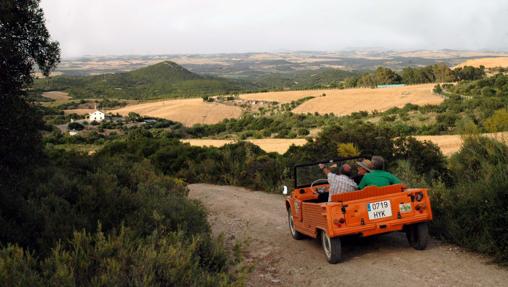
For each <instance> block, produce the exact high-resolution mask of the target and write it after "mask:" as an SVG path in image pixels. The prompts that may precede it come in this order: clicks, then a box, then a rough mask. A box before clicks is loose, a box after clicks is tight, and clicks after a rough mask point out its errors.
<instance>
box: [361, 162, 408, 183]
mask: <svg viewBox="0 0 508 287" xmlns="http://www.w3.org/2000/svg"><path fill="white" fill-rule="evenodd" d="M384 167H385V160H384V159H383V157H381V156H378V155H375V156H373V157H372V169H371V170H370V172H369V173H367V174H366V175H365V176H364V177H363V178H362V180H361V181H360V184H359V185H358V188H359V189H363V188H364V187H366V186H369V185H375V186H387V185H392V184H397V183H400V179H398V178H397V177H396V176H395V175H393V174H391V173H389V172H387V171H385V170H384Z"/></svg>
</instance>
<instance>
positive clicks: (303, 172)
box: [295, 165, 326, 187]
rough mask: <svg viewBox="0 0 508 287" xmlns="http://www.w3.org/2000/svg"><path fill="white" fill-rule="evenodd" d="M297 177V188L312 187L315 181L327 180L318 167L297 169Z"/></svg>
mask: <svg viewBox="0 0 508 287" xmlns="http://www.w3.org/2000/svg"><path fill="white" fill-rule="evenodd" d="M295 176H296V177H295V178H296V187H303V186H310V185H311V183H312V182H313V181H315V180H317V179H320V178H326V175H324V173H323V171H322V170H321V169H320V168H319V166H318V165H311V166H301V167H296V169H295Z"/></svg>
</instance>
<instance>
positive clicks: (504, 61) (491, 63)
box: [457, 57, 508, 69]
mask: <svg viewBox="0 0 508 287" xmlns="http://www.w3.org/2000/svg"><path fill="white" fill-rule="evenodd" d="M482 65H483V66H485V68H487V69H490V68H496V67H508V57H494V58H480V59H471V60H467V61H465V62H464V63H462V64H459V65H457V67H464V66H473V67H480V66H482Z"/></svg>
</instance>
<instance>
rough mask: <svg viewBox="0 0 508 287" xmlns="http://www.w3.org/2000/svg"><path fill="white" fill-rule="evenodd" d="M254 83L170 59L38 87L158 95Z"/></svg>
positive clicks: (83, 93)
mask: <svg viewBox="0 0 508 287" xmlns="http://www.w3.org/2000/svg"><path fill="white" fill-rule="evenodd" d="M255 88H256V87H255V86H254V85H252V84H250V83H247V82H243V81H238V80H229V79H224V78H219V77H212V76H203V75H198V74H194V73H192V72H190V71H189V70H187V69H185V68H183V67H181V66H179V65H177V64H176V63H173V62H170V61H164V62H161V63H158V64H155V65H151V66H148V67H145V68H141V69H137V70H134V71H130V72H124V73H115V74H104V75H95V76H85V77H68V76H57V77H53V78H49V79H41V80H39V81H37V82H36V83H35V85H34V90H36V91H54V90H58V91H67V92H69V95H70V96H71V97H73V98H79V99H84V98H121V99H138V100H141V99H154V98H186V97H200V96H206V95H217V94H230V93H237V92H239V91H244V90H249V89H255Z"/></svg>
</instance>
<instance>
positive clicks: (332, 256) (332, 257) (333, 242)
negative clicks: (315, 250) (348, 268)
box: [321, 230, 342, 264]
mask: <svg viewBox="0 0 508 287" xmlns="http://www.w3.org/2000/svg"><path fill="white" fill-rule="evenodd" d="M321 244H322V245H323V251H324V252H325V256H326V260H327V261H328V263H331V264H335V263H338V262H339V261H340V260H341V259H342V246H341V243H340V238H339V237H334V238H330V237H329V236H328V234H326V232H325V231H323V230H321Z"/></svg>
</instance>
